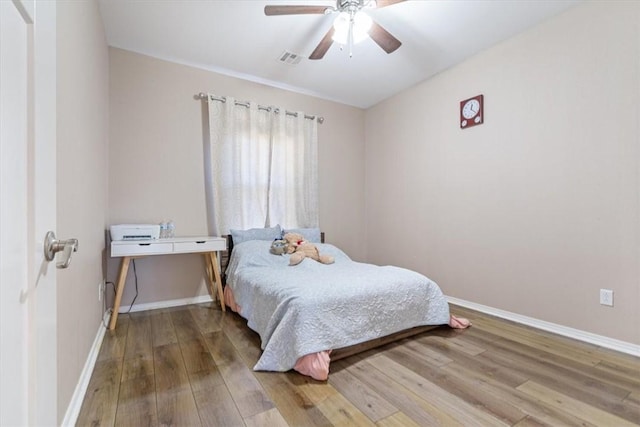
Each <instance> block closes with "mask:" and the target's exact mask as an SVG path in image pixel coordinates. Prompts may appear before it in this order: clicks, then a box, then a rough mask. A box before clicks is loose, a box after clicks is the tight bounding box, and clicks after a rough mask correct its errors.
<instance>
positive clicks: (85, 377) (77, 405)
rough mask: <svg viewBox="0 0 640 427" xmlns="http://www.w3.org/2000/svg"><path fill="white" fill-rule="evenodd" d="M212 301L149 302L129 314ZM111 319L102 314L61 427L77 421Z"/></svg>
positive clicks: (199, 298)
mask: <svg viewBox="0 0 640 427" xmlns="http://www.w3.org/2000/svg"><path fill="white" fill-rule="evenodd" d="M211 301H213V299H212V298H211V295H200V296H197V297H193V298H182V299H174V300H168V301H158V302H150V303H146V304H137V305H134V306H133V307H132V308H131V312H132V313H134V312H136V311H144V310H154V309H158V308H169V307H178V306H181V305H189V304H201V303H205V302H211ZM127 311H129V307H122V306H121V307H120V313H122V312H127ZM110 317H111V309H109V311H107V312H106V313H104V316H103V319H102V323H101V324H100V326H99V328H98V333H97V334H96V338H95V340H93V345H92V346H91V349H90V350H89V355H88V356H87V361H86V362H85V364H84V368H83V369H82V372H81V373H80V379H79V380H78V384H77V385H76V389H75V390H74V392H73V396H71V402H69V406H68V407H67V412H66V413H65V415H64V419H63V420H62V424H61V425H62V426H75V425H76V422H77V421H78V415H80V409H81V408H82V402H83V401H84V397H85V395H86V393H87V388H88V387H89V381H90V380H91V375H92V374H93V370H94V368H95V366H96V361H97V360H98V354H99V353H100V346H101V345H102V340H103V339H104V335H105V333H106V331H107V328H106V327H105V325H107V324H108V323H109V318H110Z"/></svg>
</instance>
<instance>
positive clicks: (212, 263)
mask: <svg viewBox="0 0 640 427" xmlns="http://www.w3.org/2000/svg"><path fill="white" fill-rule="evenodd" d="M204 257H205V258H206V260H207V275H208V277H209V284H210V286H211V297H212V298H213V296H214V295H215V291H214V289H213V282H214V281H215V284H216V288H217V291H218V299H219V300H220V308H221V309H222V311H227V309H226V307H225V305H224V293H223V292H222V280H221V279H220V268H219V267H218V256H217V255H216V253H215V252H207V253H205V254H204ZM209 267H210V269H209ZM211 273H213V274H211Z"/></svg>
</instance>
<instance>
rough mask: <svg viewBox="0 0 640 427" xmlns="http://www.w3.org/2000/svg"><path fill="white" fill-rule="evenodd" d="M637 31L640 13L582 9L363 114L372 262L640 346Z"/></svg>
mask: <svg viewBox="0 0 640 427" xmlns="http://www.w3.org/2000/svg"><path fill="white" fill-rule="evenodd" d="M639 26H640V3H638V2H615V3H614V2H587V3H585V4H582V5H579V6H577V7H576V8H574V9H571V10H569V11H567V12H566V13H564V14H562V15H560V16H558V17H556V18H554V19H552V20H550V21H548V22H546V23H543V24H542V25H539V26H537V27H535V28H533V29H530V30H529V31H527V32H526V33H523V34H521V35H520V36H518V37H515V38H513V39H510V40H508V41H506V42H504V43H502V44H500V45H498V46H496V47H493V48H491V49H489V50H487V51H485V52H483V53H480V54H478V55H477V56H475V57H473V58H472V59H470V60H468V61H466V62H464V63H462V64H461V65H459V66H457V67H455V68H453V69H450V70H448V71H446V72H444V73H442V74H440V75H438V76H436V77H435V78H432V79H430V80H428V81H425V82H423V83H422V84H420V85H418V86H416V87H414V88H412V89H410V90H408V91H406V92H404V93H402V94H400V95H398V96H395V97H393V98H391V99H389V100H387V101H385V102H383V103H381V104H379V105H377V106H375V107H374V108H371V109H370V110H369V111H367V114H366V142H367V146H366V186H367V197H366V209H367V212H368V218H367V219H368V221H367V233H366V235H367V236H368V237H369V239H368V241H367V249H368V255H369V260H370V261H372V262H380V263H394V264H400V265H404V266H407V267H410V268H413V269H416V270H418V271H420V272H422V273H424V274H426V275H428V276H430V277H431V278H432V279H434V280H436V281H437V282H438V283H439V285H440V286H441V287H442V289H443V290H444V292H445V293H446V294H448V295H451V296H455V297H458V298H461V299H464V300H468V301H472V302H475V303H480V304H484V305H487V306H491V307H495V308H499V309H503V310H507V311H511V312H515V313H518V314H522V315H525V316H530V317H534V318H537V319H541V320H545V321H549V322H553V323H557V324H560V325H565V326H568V327H573V328H577V329H580V330H584V331H588V332H591V333H595V334H600V335H604V336H607V337H611V338H615V339H620V340H624V341H627V342H631V343H635V344H640V281H639V267H640V262H639V247H638V245H639V233H640V226H639V218H640V217H639V214H640V211H639V206H638V196H639V194H640V187H639V181H638V176H639V155H640V152H639V146H638V145H639V136H640V135H639V115H638V114H639V112H640V111H639V110H640V109H639V106H640V96H639V95H640V91H639V89H640V74H639V63H638V58H639V53H640V48H639V47H640V46H639V42H640V37H639V36H640V31H639ZM477 94H484V97H485V108H486V118H485V123H484V124H483V125H480V126H477V127H475V128H470V129H466V130H460V128H459V123H458V117H459V101H460V100H463V99H466V98H469V97H471V96H475V95H477ZM600 288H608V289H613V290H614V291H615V307H613V308H610V307H604V306H601V305H599V303H598V298H599V289H600Z"/></svg>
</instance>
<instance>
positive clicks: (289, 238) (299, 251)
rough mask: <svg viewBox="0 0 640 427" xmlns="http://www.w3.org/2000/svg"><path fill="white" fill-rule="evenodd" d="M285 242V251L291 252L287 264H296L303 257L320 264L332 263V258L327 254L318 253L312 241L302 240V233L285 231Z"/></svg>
mask: <svg viewBox="0 0 640 427" xmlns="http://www.w3.org/2000/svg"><path fill="white" fill-rule="evenodd" d="M284 240H285V241H286V242H287V245H288V246H287V253H288V254H291V258H290V259H289V265H297V264H300V263H301V262H302V260H303V259H305V258H307V257H308V258H311V259H314V260H316V261H318V262H320V263H322V264H333V262H334V259H333V257H332V256H329V255H320V252H319V251H318V248H317V247H316V245H314V244H313V243H309V242H307V241H306V240H304V237H303V236H302V234H298V233H287V234H285V235H284Z"/></svg>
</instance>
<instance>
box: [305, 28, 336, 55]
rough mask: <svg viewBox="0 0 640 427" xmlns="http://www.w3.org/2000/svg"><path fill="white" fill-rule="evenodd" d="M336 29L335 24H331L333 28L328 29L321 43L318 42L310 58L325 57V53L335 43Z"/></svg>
mask: <svg viewBox="0 0 640 427" xmlns="http://www.w3.org/2000/svg"><path fill="white" fill-rule="evenodd" d="M334 31H335V30H334V29H333V26H331V28H329V31H327V34H325V35H324V37H323V38H322V40H320V43H318V46H316V48H315V49H314V50H313V52H311V55H310V56H309V59H322V58H323V57H324V54H325V53H327V51H328V50H329V48H330V47H331V45H332V44H333V38H332V37H333V32H334Z"/></svg>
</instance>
